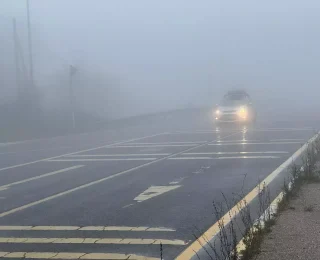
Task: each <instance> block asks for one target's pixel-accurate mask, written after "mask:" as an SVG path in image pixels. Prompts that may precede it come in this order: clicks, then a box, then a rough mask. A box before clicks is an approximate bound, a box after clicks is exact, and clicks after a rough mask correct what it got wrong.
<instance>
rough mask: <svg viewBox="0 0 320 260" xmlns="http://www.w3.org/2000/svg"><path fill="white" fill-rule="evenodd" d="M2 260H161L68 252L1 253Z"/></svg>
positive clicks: (128, 255) (131, 255)
mask: <svg viewBox="0 0 320 260" xmlns="http://www.w3.org/2000/svg"><path fill="white" fill-rule="evenodd" d="M0 258H17V259H73V260H75V259H91V260H96V259H97V260H98V259H101V260H160V258H155V257H147V256H141V255H136V254H115V253H67V252H0Z"/></svg>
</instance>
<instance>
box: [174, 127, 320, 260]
mask: <svg viewBox="0 0 320 260" xmlns="http://www.w3.org/2000/svg"><path fill="white" fill-rule="evenodd" d="M318 137H319V133H318V134H316V135H314V136H313V137H312V138H310V139H309V141H308V142H307V143H305V144H304V145H303V146H302V147H300V148H299V149H298V150H297V151H296V152H295V153H294V154H293V155H292V156H291V157H290V158H288V159H287V160H286V161H285V162H284V163H282V164H281V165H280V166H279V167H278V168H277V169H275V170H274V171H273V172H272V173H270V174H269V175H268V176H267V177H266V178H265V179H264V180H263V181H262V182H261V183H259V184H258V185H257V186H256V187H254V188H253V190H251V191H250V192H249V193H248V194H247V195H246V196H245V197H244V198H242V200H241V201H239V202H238V203H237V204H236V205H234V206H233V208H232V209H230V210H229V211H228V212H226V214H225V215H224V216H223V217H222V218H221V219H220V220H218V221H217V222H215V223H214V224H213V225H212V226H211V227H210V228H209V229H208V230H207V231H205V232H204V233H203V234H202V235H201V236H200V237H199V238H198V239H197V240H195V241H194V242H193V243H191V244H190V245H189V246H188V247H187V248H186V249H185V250H184V251H183V252H182V253H181V254H180V255H179V256H177V257H176V258H175V259H176V260H189V259H191V258H192V257H194V256H196V255H197V253H198V252H199V251H200V250H201V249H202V248H203V247H204V246H205V245H207V244H208V242H209V241H211V240H212V239H213V238H215V237H216V236H217V235H218V234H219V232H220V228H219V226H220V223H223V225H224V226H226V225H228V224H229V223H230V222H231V220H232V219H233V218H234V217H235V216H237V215H238V214H239V212H240V211H241V210H243V209H244V207H245V206H246V205H249V204H250V203H251V202H252V201H253V200H254V199H255V198H256V197H257V196H258V195H259V192H260V187H263V186H268V185H269V184H270V183H271V182H272V181H273V180H274V179H275V178H276V177H277V176H278V175H279V174H280V173H281V172H282V171H283V170H285V169H287V168H288V167H289V166H290V165H291V164H292V162H294V161H295V160H296V159H298V158H299V157H300V156H301V155H302V154H303V153H304V152H305V151H306V150H307V149H308V146H309V144H310V143H312V142H314V141H315V140H316V139H317V138H318ZM243 201H245V202H246V203H242V202H243Z"/></svg>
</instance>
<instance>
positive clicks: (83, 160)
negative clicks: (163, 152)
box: [47, 158, 157, 162]
mask: <svg viewBox="0 0 320 260" xmlns="http://www.w3.org/2000/svg"><path fill="white" fill-rule="evenodd" d="M156 159H157V158H103V159H53V160H47V162H99V161H154V160H156Z"/></svg>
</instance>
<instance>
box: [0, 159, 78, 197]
mask: <svg viewBox="0 0 320 260" xmlns="http://www.w3.org/2000/svg"><path fill="white" fill-rule="evenodd" d="M83 166H84V165H76V166H72V167H69V168H65V169H62V170H58V171H54V172H49V173H45V174H42V175H38V176H35V177H31V178H28V179H24V180H21V181H16V182H12V183H9V184H5V185H3V186H0V191H1V190H6V189H8V188H10V187H11V186H14V185H18V184H21V183H25V182H29V181H34V180H38V179H41V178H44V177H48V176H52V175H55V174H59V173H63V172H67V171H71V170H75V169H79V168H81V167H83Z"/></svg>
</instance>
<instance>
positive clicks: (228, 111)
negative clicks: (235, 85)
mask: <svg viewBox="0 0 320 260" xmlns="http://www.w3.org/2000/svg"><path fill="white" fill-rule="evenodd" d="M214 118H215V120H216V121H217V122H243V123H251V122H255V121H256V110H255V108H254V106H253V104H252V101H251V98H250V96H249V94H248V93H247V92H246V91H244V90H233V91H229V92H228V93H227V94H225V95H224V97H223V99H222V101H221V102H220V103H219V104H218V105H217V106H216V108H215V110H214Z"/></svg>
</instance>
